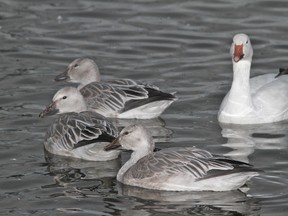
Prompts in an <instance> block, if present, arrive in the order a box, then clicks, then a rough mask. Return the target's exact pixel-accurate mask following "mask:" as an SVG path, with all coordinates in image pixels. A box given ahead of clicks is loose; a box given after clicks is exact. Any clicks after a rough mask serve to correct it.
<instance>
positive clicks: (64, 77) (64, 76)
mask: <svg viewBox="0 0 288 216" xmlns="http://www.w3.org/2000/svg"><path fill="white" fill-rule="evenodd" d="M68 71H69V68H67V69H66V70H65V71H64V72H63V73H61V74H59V75H57V76H56V77H55V79H54V80H55V81H57V82H58V81H64V80H69V79H70V77H69V75H68Z"/></svg>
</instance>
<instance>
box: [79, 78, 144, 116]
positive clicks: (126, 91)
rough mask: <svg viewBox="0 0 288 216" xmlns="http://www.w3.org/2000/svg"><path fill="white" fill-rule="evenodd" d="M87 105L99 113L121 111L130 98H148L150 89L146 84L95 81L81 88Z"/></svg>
mask: <svg viewBox="0 0 288 216" xmlns="http://www.w3.org/2000/svg"><path fill="white" fill-rule="evenodd" d="M80 92H81V94H82V95H83V96H84V98H85V101H86V104H87V106H88V107H89V108H90V109H93V110H95V111H96V112H97V111H98V112H99V113H113V112H121V110H122V109H123V108H124V107H125V103H126V102H127V101H129V100H140V99H145V98H148V91H147V90H145V88H144V86H141V85H140V86H137V85H133V81H131V83H130V84H127V85H124V84H123V85H120V84H119V85H115V86H112V85H109V84H107V83H102V82H100V83H99V82H93V83H90V84H88V85H86V86H84V87H83V88H81V89H80Z"/></svg>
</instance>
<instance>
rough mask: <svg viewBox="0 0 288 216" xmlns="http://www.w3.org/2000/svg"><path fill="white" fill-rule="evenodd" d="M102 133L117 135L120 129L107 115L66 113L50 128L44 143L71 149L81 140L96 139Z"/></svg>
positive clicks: (55, 147) (60, 148)
mask: <svg viewBox="0 0 288 216" xmlns="http://www.w3.org/2000/svg"><path fill="white" fill-rule="evenodd" d="M100 135H107V136H111V137H117V135H118V130H117V128H115V127H114V125H113V124H112V123H110V122H109V121H108V120H107V119H106V118H105V117H103V116H102V115H100V114H97V113H95V112H91V111H85V112H81V113H66V114H62V115H60V116H59V117H58V119H57V120H56V121H55V122H54V123H53V124H52V125H51V126H50V127H49V128H48V130H47V133H46V136H45V139H44V145H54V146H53V148H54V149H59V150H64V151H69V150H73V149H74V148H75V147H77V144H78V143H79V142H80V141H88V140H95V142H97V138H98V137H99V136H100Z"/></svg>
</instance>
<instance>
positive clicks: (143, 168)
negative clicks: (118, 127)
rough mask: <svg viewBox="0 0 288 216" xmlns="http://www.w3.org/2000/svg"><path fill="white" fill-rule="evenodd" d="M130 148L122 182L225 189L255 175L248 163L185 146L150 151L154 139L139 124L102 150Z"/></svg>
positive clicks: (119, 177)
mask: <svg viewBox="0 0 288 216" xmlns="http://www.w3.org/2000/svg"><path fill="white" fill-rule="evenodd" d="M119 147H122V149H126V150H132V151H133V153H132V154H131V158H130V159H129V160H128V161H127V162H126V163H125V164H124V165H123V166H122V168H121V169H120V170H119V172H118V174H117V180H118V181H119V182H121V183H123V184H126V185H131V186H137V187H143V188H147V189H155V190H167V191H229V190H235V189H238V188H240V187H241V186H242V185H244V184H245V183H246V181H247V180H249V179H250V178H252V177H253V176H257V175H258V172H257V171H256V170H255V169H253V168H252V166H251V165H249V164H247V163H243V162H240V161H234V160H232V159H228V158H225V157H220V156H213V155H212V154H210V153H209V152H208V151H205V150H201V149H197V148H193V147H190V148H189V147H187V148H170V149H169V148H168V149H164V150H161V151H158V152H153V149H154V142H153V139H152V137H151V135H150V134H149V133H148V131H147V130H146V129H145V128H144V127H143V126H141V125H131V126H128V127H126V128H124V129H123V130H122V131H121V133H120V135H119V137H118V138H117V139H116V140H114V141H113V142H112V143H111V144H109V145H107V146H106V148H105V150H107V151H110V150H113V149H117V148H119Z"/></svg>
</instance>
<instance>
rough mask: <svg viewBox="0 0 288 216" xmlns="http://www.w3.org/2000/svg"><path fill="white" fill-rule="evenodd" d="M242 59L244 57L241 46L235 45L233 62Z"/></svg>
mask: <svg viewBox="0 0 288 216" xmlns="http://www.w3.org/2000/svg"><path fill="white" fill-rule="evenodd" d="M243 57H244V53H243V44H241V45H235V47H234V54H233V60H234V62H238V61H240V60H241V59H242V58H243Z"/></svg>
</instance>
